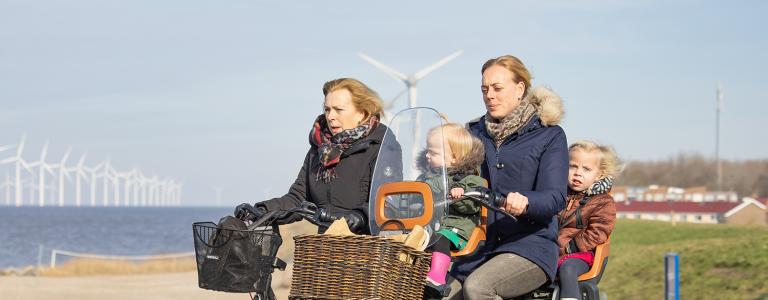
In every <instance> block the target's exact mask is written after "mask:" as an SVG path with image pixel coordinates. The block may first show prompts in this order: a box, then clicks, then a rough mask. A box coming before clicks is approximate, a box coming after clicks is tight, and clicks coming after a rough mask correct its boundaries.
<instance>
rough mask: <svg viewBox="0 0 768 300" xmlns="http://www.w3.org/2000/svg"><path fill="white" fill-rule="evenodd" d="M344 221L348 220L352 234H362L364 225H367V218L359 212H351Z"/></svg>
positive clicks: (345, 216)
mask: <svg viewBox="0 0 768 300" xmlns="http://www.w3.org/2000/svg"><path fill="white" fill-rule="evenodd" d="M344 219H345V220H347V226H349V230H352V232H355V233H357V232H360V231H361V229H363V225H365V224H363V223H365V217H364V216H363V214H361V213H360V212H359V211H355V210H352V211H349V212H347V213H346V214H344Z"/></svg>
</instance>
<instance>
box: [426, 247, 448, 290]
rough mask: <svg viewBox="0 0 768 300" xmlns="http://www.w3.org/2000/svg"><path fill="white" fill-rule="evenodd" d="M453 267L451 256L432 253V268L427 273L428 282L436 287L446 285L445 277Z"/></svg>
mask: <svg viewBox="0 0 768 300" xmlns="http://www.w3.org/2000/svg"><path fill="white" fill-rule="evenodd" d="M450 267H451V256H449V255H445V254H443V253H440V252H432V266H431V267H430V268H429V273H427V280H429V281H430V282H432V283H433V284H435V285H443V284H445V275H446V274H448V268H450Z"/></svg>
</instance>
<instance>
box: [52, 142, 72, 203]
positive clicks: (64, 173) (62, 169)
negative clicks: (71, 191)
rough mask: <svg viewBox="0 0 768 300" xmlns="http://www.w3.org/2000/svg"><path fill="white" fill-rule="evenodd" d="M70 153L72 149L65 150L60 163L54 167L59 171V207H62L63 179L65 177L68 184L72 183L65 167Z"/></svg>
mask: <svg viewBox="0 0 768 300" xmlns="http://www.w3.org/2000/svg"><path fill="white" fill-rule="evenodd" d="M70 152H72V148H67V152H65V153H64V157H62V158H61V161H59V163H58V164H57V165H54V167H55V168H58V169H59V176H58V177H59V190H58V192H59V206H64V177H66V178H67V179H68V180H69V182H72V177H70V176H69V170H68V169H67V167H66V163H67V158H69V153H70Z"/></svg>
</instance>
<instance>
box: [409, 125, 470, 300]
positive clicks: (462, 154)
mask: <svg viewBox="0 0 768 300" xmlns="http://www.w3.org/2000/svg"><path fill="white" fill-rule="evenodd" d="M441 133H442V134H441ZM484 156H485V149H484V148H483V144H482V142H481V141H480V140H478V139H477V138H475V137H473V136H472V135H471V134H470V133H469V132H468V131H467V130H466V129H465V128H464V127H462V126H461V125H459V124H456V123H448V124H444V125H441V126H438V127H435V128H432V129H431V130H430V131H429V133H428V134H427V149H426V151H425V153H424V155H421V156H420V157H419V160H420V163H419V165H420V166H421V167H422V168H423V169H424V170H423V171H424V173H423V174H422V175H420V176H419V178H418V179H417V180H418V181H423V182H426V183H427V184H428V185H429V186H430V188H431V189H432V194H433V195H437V196H436V197H437V198H436V199H435V201H440V200H441V199H444V198H445V195H446V192H445V191H442V183H441V182H440V181H442V176H440V175H441V172H440V170H441V168H442V167H445V169H446V177H447V181H448V182H447V186H446V188H447V189H449V194H450V195H449V196H450V198H451V199H453V201H452V202H451V203H450V204H449V206H448V214H447V215H445V216H444V217H443V218H442V219H441V220H440V229H439V230H438V231H437V232H435V233H434V234H433V235H432V237H431V238H430V245H431V246H430V248H429V249H428V250H432V265H431V268H430V270H429V273H428V274H427V282H428V284H429V285H430V286H431V287H433V288H434V289H436V290H441V289H442V287H443V286H444V285H445V280H446V278H445V277H446V274H447V273H448V270H449V268H450V265H451V252H450V251H451V249H454V250H461V249H463V248H464V246H465V245H466V243H467V240H469V237H470V235H471V234H472V231H473V230H474V228H475V226H477V224H479V222H480V209H481V206H480V205H479V204H477V203H475V202H474V201H473V200H471V199H463V198H462V195H463V194H464V193H465V192H469V191H472V190H474V189H476V188H478V187H485V180H484V179H483V178H482V177H480V176H479V168H480V164H481V163H482V162H483V159H484Z"/></svg>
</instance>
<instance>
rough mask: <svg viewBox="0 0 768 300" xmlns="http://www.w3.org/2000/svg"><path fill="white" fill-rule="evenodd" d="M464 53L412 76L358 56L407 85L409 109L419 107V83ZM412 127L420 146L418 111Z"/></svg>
mask: <svg viewBox="0 0 768 300" xmlns="http://www.w3.org/2000/svg"><path fill="white" fill-rule="evenodd" d="M462 52H463V51H462V50H459V51H456V52H454V53H453V54H451V55H448V56H446V57H444V58H443V59H441V60H439V61H438V62H436V63H434V64H432V65H431V66H428V67H426V68H423V69H421V70H419V71H417V72H416V73H414V74H413V75H411V76H406V75H405V74H403V73H401V72H399V71H397V70H395V69H394V68H392V67H390V66H387V65H385V64H383V63H381V62H379V61H377V60H375V59H373V58H371V57H370V56H368V55H365V54H363V53H358V54H359V55H360V57H362V58H363V59H364V60H365V61H367V62H368V63H370V64H372V65H373V66H374V67H376V68H377V69H379V70H381V71H383V72H384V73H386V74H387V75H389V76H392V78H394V79H395V80H398V81H402V82H403V83H405V86H406V88H407V89H408V108H414V107H416V106H418V105H417V103H418V102H417V101H416V85H417V84H418V83H419V80H421V79H424V77H426V76H427V75H429V73H432V72H433V71H435V70H437V69H438V68H440V67H442V66H444V65H445V64H447V63H448V62H450V61H452V60H453V59H455V58H456V57H458V56H459V55H461V53H462ZM394 100H397V98H395V99H394ZM394 100H392V103H394ZM390 105H391V104H390ZM412 126H413V134H412V142H413V145H418V142H419V141H420V140H421V137H420V136H419V131H420V130H421V121H420V117H419V112H418V111H413V125H412ZM412 149H413V150H412V152H413V153H412V154H411V155H412V157H416V156H417V155H418V151H419V150H418V147H413V148H412ZM411 171H413V172H415V171H416V170H415V169H412V170H411Z"/></svg>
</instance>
